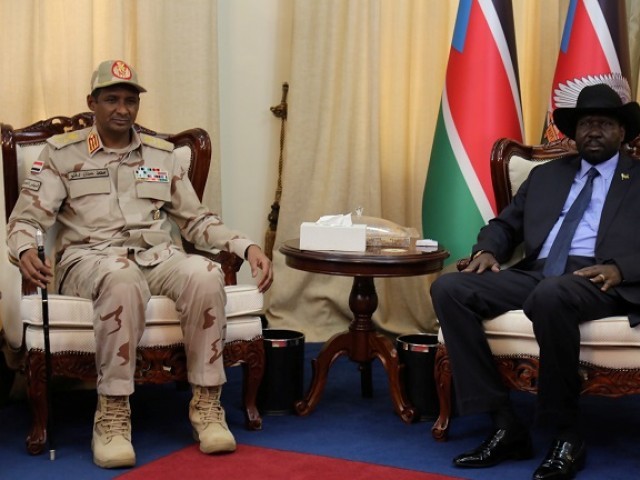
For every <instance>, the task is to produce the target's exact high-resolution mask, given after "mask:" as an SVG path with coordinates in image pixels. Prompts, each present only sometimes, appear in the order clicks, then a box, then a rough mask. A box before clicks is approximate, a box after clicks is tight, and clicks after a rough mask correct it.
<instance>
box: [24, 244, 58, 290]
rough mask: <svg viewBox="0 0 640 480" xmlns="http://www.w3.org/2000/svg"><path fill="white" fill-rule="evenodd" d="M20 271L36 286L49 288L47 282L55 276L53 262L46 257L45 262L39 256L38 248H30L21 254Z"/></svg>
mask: <svg viewBox="0 0 640 480" xmlns="http://www.w3.org/2000/svg"><path fill="white" fill-rule="evenodd" d="M20 272H21V273H22V276H23V277H24V278H26V279H27V280H29V281H30V282H31V283H32V284H34V285H35V286H36V287H40V288H47V284H48V283H49V282H50V281H51V279H52V278H53V272H52V271H51V262H50V261H49V259H48V258H45V261H44V263H42V260H40V257H38V250H36V249H35V248H30V249H29V250H25V251H24V252H22V254H21V255H20Z"/></svg>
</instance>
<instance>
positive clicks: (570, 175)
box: [533, 157, 580, 252]
mask: <svg viewBox="0 0 640 480" xmlns="http://www.w3.org/2000/svg"><path fill="white" fill-rule="evenodd" d="M553 161H557V160H553ZM559 166H560V168H558V170H556V171H554V173H553V175H552V176H550V177H548V178H546V179H545V182H546V183H547V184H546V185H545V186H544V188H541V189H540V192H544V193H543V195H544V196H543V197H542V198H540V199H539V201H540V202H541V205H545V208H544V209H542V210H540V214H541V215H540V217H539V218H537V219H535V220H534V222H535V224H536V225H537V226H536V228H535V229H534V230H533V231H534V232H535V234H536V235H537V237H538V238H536V239H535V240H534V241H533V244H534V245H537V247H536V249H535V250H536V252H538V251H539V250H540V248H542V244H543V243H544V241H545V240H546V238H547V237H548V236H549V232H550V231H551V229H552V228H553V226H554V225H555V223H556V221H557V220H558V217H560V213H561V212H562V207H563V206H564V204H565V202H566V200H567V196H568V195H569V190H571V184H572V183H573V180H574V178H575V176H576V172H577V171H578V169H579V168H580V158H578V157H574V158H572V159H571V160H570V161H568V162H562V164H561V165H559Z"/></svg>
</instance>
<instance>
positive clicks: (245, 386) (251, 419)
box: [242, 338, 265, 430]
mask: <svg viewBox="0 0 640 480" xmlns="http://www.w3.org/2000/svg"><path fill="white" fill-rule="evenodd" d="M246 353H247V356H246V360H247V361H246V362H245V363H244V364H243V365H242V369H243V370H242V373H243V377H242V398H243V402H244V409H245V419H246V426H247V428H248V429H249V430H261V429H262V417H261V416H260V412H259V411H258V405H257V403H256V399H257V396H258V389H259V388H260V383H262V377H264V364H265V356H264V342H263V340H262V338H260V339H258V340H254V341H252V342H249V344H248V347H247V352H246Z"/></svg>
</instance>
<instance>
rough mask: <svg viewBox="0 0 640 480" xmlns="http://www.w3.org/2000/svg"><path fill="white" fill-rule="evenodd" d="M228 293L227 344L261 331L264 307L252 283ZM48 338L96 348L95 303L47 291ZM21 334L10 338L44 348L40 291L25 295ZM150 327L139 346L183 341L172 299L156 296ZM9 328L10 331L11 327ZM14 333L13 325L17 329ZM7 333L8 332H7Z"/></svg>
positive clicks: (60, 346)
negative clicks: (22, 336)
mask: <svg viewBox="0 0 640 480" xmlns="http://www.w3.org/2000/svg"><path fill="white" fill-rule="evenodd" d="M225 291H226V293H227V304H226V307H225V312H226V314H227V333H226V342H227V343H230V342H233V341H237V340H251V339H254V338H256V337H258V336H260V335H261V334H262V322H261V320H260V317H259V316H258V314H259V313H260V312H261V311H262V308H263V296H262V294H261V293H260V292H259V291H258V288H257V287H255V286H253V285H230V286H227V287H225ZM48 304H49V325H50V328H49V341H50V345H51V351H52V352H61V351H79V352H91V353H93V352H95V338H94V335H93V320H92V318H93V307H92V303H91V300H88V299H83V298H78V297H69V296H65V295H49V302H48ZM21 317H22V323H23V325H24V327H25V329H24V339H23V338H9V335H7V340H8V341H9V344H10V345H11V346H13V347H14V348H17V347H19V346H20V345H21V344H22V343H23V340H24V344H25V346H26V348H27V349H43V348H44V338H43V333H42V302H41V298H40V296H39V295H29V296H25V297H23V298H22V301H21ZM145 317H146V328H145V331H144V333H143V335H142V339H141V341H140V346H143V347H153V346H167V345H178V344H182V330H181V329H180V321H179V319H178V314H177V312H176V310H175V306H174V303H173V301H172V300H170V299H169V298H167V297H164V296H153V297H151V300H150V301H149V303H148V305H147V309H146V311H145ZM8 331H9V330H8ZM13 331H15V329H14V330H13ZM7 333H8V332H7Z"/></svg>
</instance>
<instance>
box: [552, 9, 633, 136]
mask: <svg viewBox="0 0 640 480" xmlns="http://www.w3.org/2000/svg"><path fill="white" fill-rule="evenodd" d="M603 80H605V81H606V83H608V84H609V85H610V86H612V87H614V89H615V90H616V91H618V93H623V92H625V93H626V94H625V96H629V94H630V93H629V91H630V89H629V82H630V80H631V67H630V60H629V40H628V32H627V18H626V11H625V2H618V1H611V0H571V3H570V4H569V10H568V12H567V19H566V21H565V24H564V31H563V34H562V43H561V45H560V52H559V54H558V62H557V63H556V71H555V75H554V77H553V84H552V86H551V98H550V100H549V108H548V111H547V115H546V119H545V126H544V130H543V132H542V141H543V142H551V141H554V140H558V139H559V138H562V137H563V135H562V134H561V133H560V132H559V131H558V129H557V128H556V126H555V124H554V123H553V118H552V115H551V114H552V112H553V111H554V110H555V109H556V108H557V107H574V106H575V102H576V99H577V97H578V93H579V92H580V90H582V88H583V87H584V86H586V85H591V84H594V83H598V82H600V81H603ZM612 82H613V84H612ZM626 100H627V101H628V100H630V99H629V98H627V99H626Z"/></svg>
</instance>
